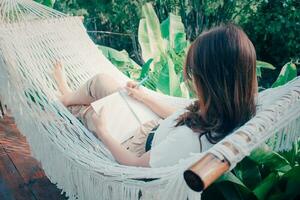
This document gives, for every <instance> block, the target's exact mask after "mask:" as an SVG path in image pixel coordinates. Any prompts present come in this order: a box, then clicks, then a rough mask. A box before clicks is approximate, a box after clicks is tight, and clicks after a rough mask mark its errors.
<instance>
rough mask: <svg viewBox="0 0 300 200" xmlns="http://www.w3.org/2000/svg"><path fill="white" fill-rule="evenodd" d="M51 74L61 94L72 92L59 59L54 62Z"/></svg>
mask: <svg viewBox="0 0 300 200" xmlns="http://www.w3.org/2000/svg"><path fill="white" fill-rule="evenodd" d="M53 76H54V79H55V81H56V83H57V86H58V89H59V91H60V92H61V94H62V95H63V96H64V95H68V94H70V93H71V92H72V91H71V89H70V88H69V86H68V84H67V79H66V75H65V71H64V67H63V66H62V64H61V62H60V61H57V62H56V63H55V64H54V69H53Z"/></svg>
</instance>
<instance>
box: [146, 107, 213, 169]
mask: <svg viewBox="0 0 300 200" xmlns="http://www.w3.org/2000/svg"><path fill="white" fill-rule="evenodd" d="M184 112H186V110H179V111H177V112H175V113H174V114H173V115H171V116H169V117H168V118H166V119H165V120H163V121H161V123H160V125H159V128H158V129H157V130H156V131H155V135H154V138H153V141H152V147H151V151H150V166H151V167H164V166H172V165H174V164H177V163H178V162H179V160H180V159H184V158H187V157H189V156H190V154H191V153H199V152H200V151H201V145H202V151H206V150H207V149H209V148H210V147H211V146H213V144H211V143H210V142H209V141H208V140H207V138H206V137H205V136H202V137H201V145H200V141H199V133H195V132H193V131H192V129H190V128H189V127H187V126H178V127H175V124H176V119H177V118H178V117H179V116H180V115H181V114H182V113H184Z"/></svg>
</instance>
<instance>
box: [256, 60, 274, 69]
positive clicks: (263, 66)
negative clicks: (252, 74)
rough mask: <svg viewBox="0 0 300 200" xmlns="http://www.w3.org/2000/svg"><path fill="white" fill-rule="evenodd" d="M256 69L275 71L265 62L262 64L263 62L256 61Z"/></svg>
mask: <svg viewBox="0 0 300 200" xmlns="http://www.w3.org/2000/svg"><path fill="white" fill-rule="evenodd" d="M256 68H264V69H272V70H274V69H276V68H275V67H274V66H273V65H272V64H270V63H267V62H263V61H259V60H257V61H256Z"/></svg>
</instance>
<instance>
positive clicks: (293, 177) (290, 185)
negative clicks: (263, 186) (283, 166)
mask: <svg viewBox="0 0 300 200" xmlns="http://www.w3.org/2000/svg"><path fill="white" fill-rule="evenodd" d="M282 179H283V180H286V181H287V184H286V187H285V194H286V195H287V196H289V197H290V198H288V199H294V198H295V197H296V196H297V195H300V190H299V185H300V166H295V167H294V168H293V169H291V170H290V171H288V172H287V173H286V174H284V175H283V177H282Z"/></svg>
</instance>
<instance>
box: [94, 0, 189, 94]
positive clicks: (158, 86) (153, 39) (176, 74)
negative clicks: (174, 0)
mask: <svg viewBox="0 0 300 200" xmlns="http://www.w3.org/2000/svg"><path fill="white" fill-rule="evenodd" d="M142 10H143V16H144V18H142V19H141V20H140V23H139V29H138V41H139V44H140V46H141V49H142V55H141V57H142V58H143V60H144V61H146V62H145V64H144V65H143V66H142V67H139V66H138V65H137V64H136V63H135V62H134V61H133V60H131V59H130V58H129V56H128V53H126V52H124V51H116V50H114V49H111V48H107V47H104V46H99V48H100V49H101V50H102V52H103V53H104V55H105V56H106V57H107V58H108V59H110V60H111V61H112V62H113V63H114V64H115V65H116V66H117V67H118V68H119V69H121V71H123V72H124V73H125V74H127V75H129V76H130V77H131V78H133V79H136V80H141V79H142V78H144V77H145V76H148V77H149V79H148V81H147V82H146V87H148V88H150V89H153V90H156V91H159V92H162V93H165V94H168V95H172V96H183V97H189V96H190V95H191V94H190V93H189V92H188V89H187V86H186V84H185V83H184V80H183V77H182V66H183V63H184V58H185V54H186V50H187V47H188V45H189V42H188V41H187V40H186V34H185V30H184V25H183V23H182V22H181V18H180V17H179V16H176V15H173V14H170V15H169V17H168V18H167V19H166V20H164V21H163V22H162V23H161V24H160V23H159V19H158V17H157V15H156V14H155V11H154V9H153V7H152V5H151V4H150V3H147V4H145V5H144V6H143V7H142ZM124 66H128V68H124ZM124 69H125V71H124ZM137 71H140V73H139V76H137Z"/></svg>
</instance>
